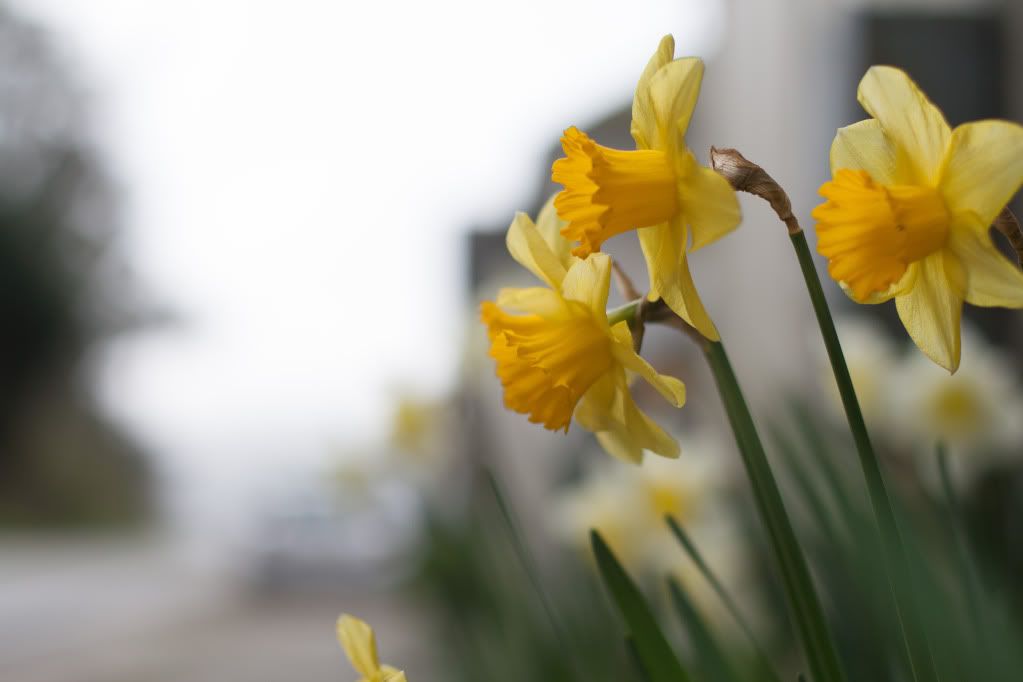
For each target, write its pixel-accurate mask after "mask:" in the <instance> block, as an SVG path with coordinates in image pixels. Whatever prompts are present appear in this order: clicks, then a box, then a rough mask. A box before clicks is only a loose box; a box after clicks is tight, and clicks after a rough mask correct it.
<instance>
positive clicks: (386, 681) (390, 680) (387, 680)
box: [380, 665, 407, 682]
mask: <svg viewBox="0 0 1023 682" xmlns="http://www.w3.org/2000/svg"><path fill="white" fill-rule="evenodd" d="M380 672H381V673H383V679H382V680H381V682H407V680H406V679H405V673H404V671H402V670H398V669H397V668H392V667H391V666H389V665H385V666H384V667H382V668H381V669H380Z"/></svg>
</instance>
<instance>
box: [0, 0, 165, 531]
mask: <svg viewBox="0 0 1023 682" xmlns="http://www.w3.org/2000/svg"><path fill="white" fill-rule="evenodd" d="M83 99H84V98H83V97H82V95H81V93H80V92H79V91H78V90H77V89H76V88H75V86H74V85H73V83H72V82H71V80H70V79H69V77H68V75H67V73H66V71H65V69H64V67H63V66H62V64H61V63H60V60H59V59H58V58H57V56H56V55H55V53H54V50H53V49H52V47H51V45H50V44H49V42H48V41H47V39H46V36H45V35H43V34H42V33H41V32H40V31H39V30H38V29H36V28H34V27H33V26H31V25H29V24H27V23H25V22H23V21H22V20H20V19H18V18H16V17H14V16H13V15H12V14H11V13H10V12H9V11H7V10H5V9H3V8H0V524H3V525H11V524H14V525H56V526H66V525H90V524H95V523H113V522H118V523H119V522H127V521H134V520H139V519H141V518H143V517H144V516H145V514H146V512H147V511H148V508H149V502H148V500H149V498H150V494H149V478H150V476H149V472H148V468H147V466H146V464H145V461H144V459H143V457H142V455H141V453H140V452H139V451H138V450H137V448H135V447H134V446H133V445H132V444H130V443H129V442H128V440H127V439H126V438H124V437H123V436H122V435H121V434H120V433H118V431H117V430H116V428H114V427H113V426H111V425H110V424H109V423H108V422H107V420H106V419H104V417H103V416H102V414H100V412H99V411H98V407H97V405H96V403H95V400H94V399H93V397H92V395H91V387H90V386H89V384H88V382H87V380H86V379H87V378H86V376H85V374H86V373H85V369H86V367H87V362H86V361H87V359H88V355H89V352H90V351H92V350H93V349H94V348H95V347H96V344H97V343H98V342H100V341H102V340H104V339H107V338H109V337H110V336H111V335H112V334H113V333H115V332H118V331H121V330H124V329H126V328H128V327H132V326H135V325H137V324H138V322H139V316H138V315H137V314H135V313H133V312H132V311H133V310H134V309H136V308H137V304H135V303H134V302H131V301H129V300H126V298H125V292H126V291H131V287H126V286H125V281H124V280H125V275H124V272H123V270H122V269H121V268H120V267H119V265H118V263H117V261H116V259H115V257H114V256H113V249H112V248H111V245H112V243H113V239H114V236H115V233H116V222H117V221H116V212H115V208H116V206H115V201H114V192H113V190H112V186H111V183H110V181H109V179H108V178H107V176H106V175H105V174H104V172H103V169H102V168H101V166H100V164H99V162H98V160H97V158H96V156H95V154H94V152H93V150H92V149H91V148H90V147H89V145H88V143H87V141H86V134H85V131H86V122H85V117H84V103H83Z"/></svg>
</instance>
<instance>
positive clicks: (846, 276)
mask: <svg viewBox="0 0 1023 682" xmlns="http://www.w3.org/2000/svg"><path fill="white" fill-rule="evenodd" d="M820 194H821V196H823V197H824V198H825V199H827V201H826V202H825V203H823V204H821V205H820V206H818V207H817V208H815V209H814V211H813V217H814V219H815V220H816V221H817V251H818V252H820V254H821V255H822V256H825V257H826V258H827V259H828V272H829V273H830V274H831V276H832V277H833V278H834V279H836V280H838V281H840V282H844V283H845V284H846V285H847V286H848V287H849V288H850V289H851V290H852V294H853V296H854V298H856V299H857V300H860V301H862V300H865V299H867V298H868V297H869V296H870V294H872V293H875V292H879V291H884V290H886V289H887V288H888V287H889V286H891V285H892V284H894V283H895V282H897V281H898V280H899V278H900V277H902V275H903V274H904V273H905V272H906V268H907V267H909V264H910V263H913V262H915V261H918V260H920V259H921V258H924V257H925V256H928V255H930V254H932V253H934V252H935V251H937V250H939V249H940V248H942V247H943V246H944V245H945V240H946V239H947V237H948V224H949V214H948V209H947V208H946V207H945V201H944V200H943V199H942V198H941V195H940V194H938V192H937V190H935V189H934V188H932V187H922V186H917V185H880V184H878V183H876V182H874V180H873V179H872V178H871V177H870V174H869V173H867V172H866V171H862V170H849V169H845V168H843V169H840V170H839V171H838V172H837V173H836V174H835V178H834V179H833V180H831V181H830V182H825V183H824V184H823V185H822V186H821V188H820Z"/></svg>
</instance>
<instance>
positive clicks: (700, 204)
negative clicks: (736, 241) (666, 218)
mask: <svg viewBox="0 0 1023 682" xmlns="http://www.w3.org/2000/svg"><path fill="white" fill-rule="evenodd" d="M686 155H687V157H688V158H687V160H686V162H685V163H686V165H687V166H688V168H687V169H686V170H687V172H686V174H685V176H684V177H685V180H684V181H683V182H684V185H683V187H682V197H681V199H682V214H683V216H684V219H685V221H686V222H687V223H688V224H689V229H690V231H691V232H692V234H693V245H692V250H693V251H695V250H697V249H700V248H703V247H704V246H706V245H707V244H711V243H713V242H715V241H717V240H718V239H720V238H721V237H724V236H725V235H726V234H728V233H729V232H731V231H732V230H734V229H735V228H736V227H738V226H739V222H740V221H741V220H742V212H741V211H740V210H739V199H738V197H736V195H735V190H734V189H732V186H731V185H730V184H728V181H727V180H725V179H724V177H722V176H721V175H719V174H718V173H717V172H715V171H713V170H711V169H710V168H706V167H704V166H701V165H699V164H698V163H697V162H696V159H695V158H694V157H693V154H692V152H689V151H688V150H687V151H686Z"/></svg>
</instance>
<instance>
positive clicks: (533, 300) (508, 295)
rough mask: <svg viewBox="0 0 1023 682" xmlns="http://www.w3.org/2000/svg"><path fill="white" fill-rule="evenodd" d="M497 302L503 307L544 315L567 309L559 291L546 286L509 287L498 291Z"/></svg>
mask: <svg viewBox="0 0 1023 682" xmlns="http://www.w3.org/2000/svg"><path fill="white" fill-rule="evenodd" d="M495 302H496V303H497V305H498V306H500V307H501V308H507V309H510V310H516V311H518V312H523V313H534V314H536V315H540V316H542V317H553V316H555V315H557V314H558V313H560V312H561V311H563V310H564V309H565V304H564V302H563V301H562V300H561V297H560V296H558V294H557V292H555V291H553V290H551V289H547V288H545V287H529V288H527V289H517V288H512V287H507V288H505V289H501V290H500V291H498V292H497V299H496V301H495Z"/></svg>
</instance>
